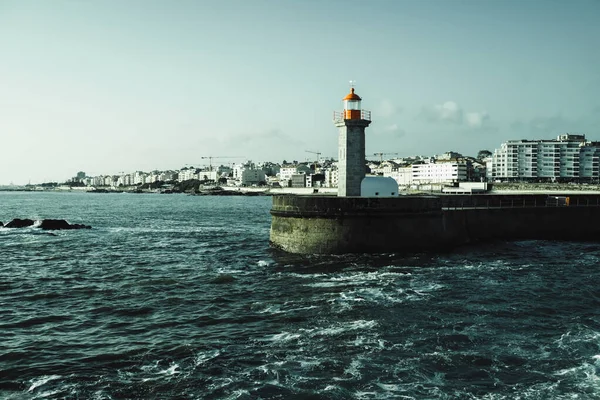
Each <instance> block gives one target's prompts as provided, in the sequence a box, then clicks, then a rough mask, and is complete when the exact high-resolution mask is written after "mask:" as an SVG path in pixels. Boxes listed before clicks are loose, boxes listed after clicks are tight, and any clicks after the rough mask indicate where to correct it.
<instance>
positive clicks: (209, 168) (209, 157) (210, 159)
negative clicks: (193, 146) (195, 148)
mask: <svg viewBox="0 0 600 400" xmlns="http://www.w3.org/2000/svg"><path fill="white" fill-rule="evenodd" d="M200 158H201V159H203V160H206V159H207V158H208V170H209V171H212V160H216V159H219V158H244V157H230V156H224V157H220V156H206V157H200Z"/></svg>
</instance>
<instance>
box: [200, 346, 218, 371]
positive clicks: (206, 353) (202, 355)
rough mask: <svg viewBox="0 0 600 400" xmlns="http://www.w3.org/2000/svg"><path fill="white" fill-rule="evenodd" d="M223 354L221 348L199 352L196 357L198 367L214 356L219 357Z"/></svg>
mask: <svg viewBox="0 0 600 400" xmlns="http://www.w3.org/2000/svg"><path fill="white" fill-rule="evenodd" d="M219 355H221V351H220V350H212V351H204V352H202V353H198V354H197V355H196V359H195V360H194V362H195V365H196V367H197V366H199V365H202V364H204V363H206V362H207V361H210V360H212V359H213V358H217V357H218V356H219Z"/></svg>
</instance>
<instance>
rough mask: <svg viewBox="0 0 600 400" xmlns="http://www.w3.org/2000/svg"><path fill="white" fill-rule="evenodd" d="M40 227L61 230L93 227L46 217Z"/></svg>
mask: <svg viewBox="0 0 600 400" xmlns="http://www.w3.org/2000/svg"><path fill="white" fill-rule="evenodd" d="M40 228H42V229H44V230H60V229H92V227H91V226H89V225H83V224H69V223H68V222H67V221H65V220H64V219H44V220H42V223H41V224H40Z"/></svg>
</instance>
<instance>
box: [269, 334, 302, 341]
mask: <svg viewBox="0 0 600 400" xmlns="http://www.w3.org/2000/svg"><path fill="white" fill-rule="evenodd" d="M298 338H300V334H299V333H291V332H281V333H277V334H275V335H273V336H271V338H270V339H269V340H270V341H272V342H278V343H284V342H289V341H291V340H296V339H298Z"/></svg>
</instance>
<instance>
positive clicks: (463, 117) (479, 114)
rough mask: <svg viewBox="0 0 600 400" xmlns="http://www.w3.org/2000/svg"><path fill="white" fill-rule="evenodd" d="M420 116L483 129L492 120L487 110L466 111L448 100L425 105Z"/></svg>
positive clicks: (434, 121)
mask: <svg viewBox="0 0 600 400" xmlns="http://www.w3.org/2000/svg"><path fill="white" fill-rule="evenodd" d="M420 118H421V119H424V120H425V121H428V122H431V123H447V124H453V125H458V126H466V127H469V128H472V129H481V128H484V127H486V126H487V125H488V124H489V122H490V119H491V117H490V114H489V113H488V112H487V111H469V112H465V111H464V110H463V108H462V107H461V106H460V105H459V104H458V103H457V102H455V101H446V102H445V103H443V104H436V105H434V106H425V107H423V109H422V110H421V114H420Z"/></svg>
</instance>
